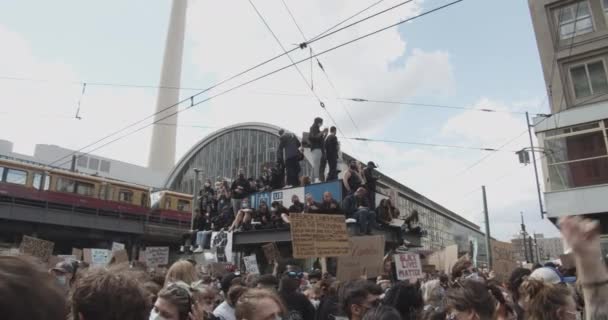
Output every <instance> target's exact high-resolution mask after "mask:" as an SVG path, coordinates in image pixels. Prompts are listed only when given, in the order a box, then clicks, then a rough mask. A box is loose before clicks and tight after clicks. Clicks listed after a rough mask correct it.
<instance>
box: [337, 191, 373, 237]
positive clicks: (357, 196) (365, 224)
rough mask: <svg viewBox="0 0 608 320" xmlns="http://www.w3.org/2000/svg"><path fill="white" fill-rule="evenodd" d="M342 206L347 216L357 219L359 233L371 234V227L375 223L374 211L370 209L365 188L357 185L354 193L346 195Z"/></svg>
mask: <svg viewBox="0 0 608 320" xmlns="http://www.w3.org/2000/svg"><path fill="white" fill-rule="evenodd" d="M342 207H343V208H344V211H345V213H346V217H347V218H354V219H357V223H358V224H359V232H360V233H365V234H368V235H369V234H372V228H373V227H374V226H375V225H376V213H375V212H374V211H373V210H370V207H369V200H368V198H367V191H366V190H365V188H363V187H359V188H357V191H355V193H354V194H351V195H348V196H346V198H344V201H343V202H342Z"/></svg>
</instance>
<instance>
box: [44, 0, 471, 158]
mask: <svg viewBox="0 0 608 320" xmlns="http://www.w3.org/2000/svg"><path fill="white" fill-rule="evenodd" d="M410 1H413V0H408V1H405V2H403V3H401V4H398V5H396V6H393V7H391V8H388V9H386V10H383V11H380V12H377V13H375V14H373V15H370V16H368V17H365V18H363V19H360V20H358V21H355V22H353V23H351V24H349V25H347V26H345V27H342V28H340V29H338V30H334V31H332V32H330V33H326V34H320V35H318V36H316V37H315V39H313V40H311V41H308V42H307V44H311V43H313V42H316V41H318V40H321V39H324V38H327V37H329V36H331V35H333V34H336V33H338V32H340V31H342V30H345V29H346V28H350V27H352V26H354V25H356V24H359V23H361V22H363V21H366V20H368V19H371V18H373V17H375V16H378V15H380V14H383V13H385V12H388V11H390V10H393V9H394V8H396V7H398V6H400V5H403V4H405V3H408V2H410ZM461 1H464V0H457V1H455V2H452V3H450V4H448V5H444V6H442V7H438V8H436V9H434V10H431V11H427V12H425V13H423V14H420V15H418V16H414V17H412V18H410V19H406V20H403V21H400V22H398V23H395V24H393V25H390V26H388V27H386V28H383V29H379V30H376V31H374V32H372V33H369V34H366V35H363V36H361V37H358V38H355V39H353V40H351V41H349V42H346V43H342V44H341V45H339V46H336V47H332V48H330V49H327V50H325V51H324V52H322V53H321V54H323V53H327V52H330V51H333V50H335V49H338V48H340V47H342V46H346V45H348V44H350V43H353V42H356V41H359V40H361V39H364V38H366V37H369V36H371V35H374V34H376V33H379V32H382V31H384V30H386V29H389V28H392V27H395V26H398V25H400V24H403V23H405V22H408V21H412V20H414V19H416V18H419V17H422V16H424V15H427V14H429V13H432V12H435V11H437V10H441V9H444V8H446V7H449V6H451V5H453V4H456V3H458V2H461ZM295 50H297V47H296V48H293V49H291V50H288V51H287V50H286V52H284V53H282V54H279V55H277V56H275V57H273V58H270V59H268V60H266V61H264V62H262V63H259V64H257V65H255V66H253V67H250V68H248V69H246V70H244V71H242V72H239V73H237V74H235V75H233V76H231V77H229V78H227V79H224V80H222V81H220V82H218V83H216V84H214V85H212V86H210V87H208V88H206V89H204V90H202V91H200V92H198V93H196V94H194V95H192V96H190V97H188V98H186V99H183V100H181V101H178V102H177V103H175V104H172V105H170V106H167V107H166V108H163V109H162V110H160V111H157V112H155V113H154V114H152V115H150V116H148V117H145V118H144V119H142V120H139V121H136V122H134V123H132V124H130V125H128V126H126V127H123V128H122V129H119V130H118V131H115V132H114V133H111V134H109V135H107V136H105V137H103V138H101V139H98V140H97V141H95V142H93V143H91V144H88V145H86V146H85V147H82V148H80V149H78V150H76V151H74V152H72V153H70V154H68V155H66V156H64V157H61V158H59V159H57V160H55V161H53V162H52V163H51V165H52V164H55V163H56V162H59V161H61V160H63V159H66V158H69V157H71V156H72V155H75V154H77V153H78V152H81V151H82V150H84V149H86V148H89V147H91V146H93V145H96V144H98V143H100V142H102V141H104V140H106V139H108V138H110V137H112V136H114V135H116V134H119V133H121V132H124V131H126V130H128V129H129V128H131V127H134V126H136V125H138V124H140V123H142V122H144V121H145V120H147V119H150V118H151V117H154V116H156V115H158V114H160V113H162V112H164V111H167V110H169V109H171V108H173V107H175V106H179V105H181V104H182V103H184V102H186V101H191V104H193V103H194V102H193V100H194V98H196V97H198V96H199V95H201V94H203V93H205V92H208V91H209V90H212V89H214V88H216V87H218V86H220V85H222V84H224V83H226V82H228V81H231V80H233V79H235V78H237V77H240V76H241V75H243V74H246V73H248V72H250V71H252V70H254V69H257V68H259V67H261V66H263V65H265V64H268V63H270V62H272V61H274V60H276V59H278V58H280V57H283V56H284V55H288V54H289V53H291V52H293V51H295ZM310 58H311V59H312V58H313V57H312V55H311V57H310ZM305 60H307V59H305ZM298 63H300V62H298ZM281 70H283V68H280V69H277V70H275V71H273V72H271V73H269V74H267V75H271V74H274V73H276V72H279V71H281ZM256 79H257V78H256ZM229 91H231V90H229ZM175 114H177V113H175ZM330 118H331V115H330ZM163 119H167V117H164V118H163ZM332 120H333V119H332ZM156 122H159V121H155V122H154V123H156ZM334 122H335V121H334ZM154 123H153V124H154Z"/></svg>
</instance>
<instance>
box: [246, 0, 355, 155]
mask: <svg viewBox="0 0 608 320" xmlns="http://www.w3.org/2000/svg"><path fill="white" fill-rule="evenodd" d="M248 1H249V3H250V4H251V6H252V7H253V9H254V10H255V12H256V14H257V15H258V17H259V18H260V20H261V21H262V23H264V25H265V26H266V29H268V31H269V32H270V34H271V35H272V36H273V38H274V39H275V40H276V42H277V44H278V45H279V46H280V47H281V49H282V50H283V51H284V52H285V53H286V55H287V57H288V58H289V60H290V61H291V63H292V64H293V66H294V67H295V68H296V70H297V71H298V73H299V74H300V77H301V78H302V80H303V81H304V82H305V83H306V87H307V88H309V89H310V91H311V92H312V94H313V95H314V96H315V98H316V99H317V101H318V102H319V106H321V108H322V109H323V110H325V113H327V115H328V116H329V118H330V119H331V121H332V122H333V123H334V124H335V125H336V129H338V132H340V135H342V137H343V138H345V135H344V132H342V129H340V127H339V126H338V123H337V122H336V120H335V119H334V117H333V116H332V115H331V113H330V112H329V110H327V108H326V106H325V103H324V102H323V101H322V100H321V98H320V97H319V95H318V94H317V92H316V91H315V90H314V88H313V87H312V85H311V84H310V83H309V82H308V80H307V79H306V77H305V76H304V73H302V70H300V68H299V67H298V66H297V64H296V63H295V61H294V60H293V58H292V57H291V56H290V55H289V54H288V53H287V49H285V46H283V44H282V43H281V40H280V39H279V37H277V35H276V34H275V33H274V31H272V28H271V27H270V25H269V24H268V22H266V19H264V16H262V13H260V11H259V10H258V8H257V7H256V6H255V4H254V3H253V1H252V0H248ZM290 14H291V11H290ZM292 17H293V16H292ZM294 21H295V20H294ZM298 29H299V30H300V32H301V31H302V29H300V27H299V26H298ZM302 36H304V35H303V34H302ZM311 59H312V55H311ZM311 76H312V75H311ZM311 81H312V78H311ZM351 147H352V148H353V151H354V149H355V147H354V146H353V145H352V144H351Z"/></svg>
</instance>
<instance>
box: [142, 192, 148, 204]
mask: <svg viewBox="0 0 608 320" xmlns="http://www.w3.org/2000/svg"><path fill="white" fill-rule="evenodd" d="M141 206H142V207H144V208H147V207H148V194H147V193H145V192H142V193H141Z"/></svg>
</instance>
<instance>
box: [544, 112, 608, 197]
mask: <svg viewBox="0 0 608 320" xmlns="http://www.w3.org/2000/svg"><path fill="white" fill-rule="evenodd" d="M595 124H596V125H594V126H591V125H590V124H582V125H580V126H575V127H571V128H567V129H569V130H565V129H558V130H553V131H554V132H553V135H551V136H550V137H547V138H546V139H545V141H544V144H545V146H544V147H545V150H546V152H547V166H548V169H549V177H548V179H549V186H550V187H551V190H552V191H556V190H563V189H569V188H576V187H584V186H590V185H598V184H605V183H608V142H607V141H608V140H607V138H606V127H605V123H604V122H603V121H599V122H595ZM555 132H558V133H559V134H555Z"/></svg>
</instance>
